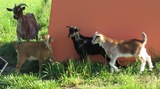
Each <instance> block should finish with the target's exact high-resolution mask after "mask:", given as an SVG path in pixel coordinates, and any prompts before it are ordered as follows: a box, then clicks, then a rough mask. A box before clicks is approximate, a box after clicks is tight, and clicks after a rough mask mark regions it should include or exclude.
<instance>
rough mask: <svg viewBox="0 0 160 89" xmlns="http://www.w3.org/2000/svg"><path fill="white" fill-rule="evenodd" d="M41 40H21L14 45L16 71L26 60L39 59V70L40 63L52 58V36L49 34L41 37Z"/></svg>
mask: <svg viewBox="0 0 160 89" xmlns="http://www.w3.org/2000/svg"><path fill="white" fill-rule="evenodd" d="M42 38H43V41H42V42H22V43H21V44H18V45H16V46H15V50H16V52H17V60H18V62H17V65H16V70H17V72H19V71H20V69H21V66H22V65H23V63H24V62H25V61H26V60H39V72H40V71H41V64H42V63H45V62H46V61H47V60H48V59H49V58H53V52H52V46H51V42H53V38H52V37H50V36H49V35H47V36H44V37H42Z"/></svg>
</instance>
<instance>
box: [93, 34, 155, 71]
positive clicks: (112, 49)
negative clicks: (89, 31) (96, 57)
mask: <svg viewBox="0 0 160 89" xmlns="http://www.w3.org/2000/svg"><path fill="white" fill-rule="evenodd" d="M142 38H143V39H142V40H138V39H131V40H126V41H124V40H114V39H112V38H109V37H106V36H105V35H103V34H100V33H98V32H96V33H95V34H94V37H93V39H92V43H93V44H99V45H100V46H102V47H103V49H104V50H105V52H106V54H107V55H108V56H109V57H110V58H111V61H110V62H109V65H110V66H111V68H112V71H113V69H114V70H115V71H116V72H118V71H119V69H118V68H117V67H116V66H115V62H116V60H117V58H119V57H133V56H134V57H135V58H138V59H139V60H140V61H141V68H140V73H142V72H143V71H144V68H145V65H146V62H148V65H149V70H150V71H152V68H153V65H152V61H151V57H150V56H149V55H148V53H147V51H146V48H145V45H146V43H147V35H146V34H145V33H144V32H143V33H142Z"/></svg>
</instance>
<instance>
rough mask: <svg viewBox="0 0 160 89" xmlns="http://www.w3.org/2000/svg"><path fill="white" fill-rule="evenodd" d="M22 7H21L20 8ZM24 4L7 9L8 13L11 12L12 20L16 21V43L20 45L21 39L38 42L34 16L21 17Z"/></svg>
mask: <svg viewBox="0 0 160 89" xmlns="http://www.w3.org/2000/svg"><path fill="white" fill-rule="evenodd" d="M22 6H23V7H22ZM25 6H27V5H26V4H24V3H21V4H19V5H18V6H16V4H15V6H14V8H7V10H8V11H13V13H14V15H13V18H14V19H16V20H17V22H18V24H17V30H16V32H17V41H18V43H21V38H22V39H25V40H26V41H29V40H30V39H36V41H37V40H38V24H37V21H36V19H35V16H34V14H32V13H27V14H26V15H23V10H25Z"/></svg>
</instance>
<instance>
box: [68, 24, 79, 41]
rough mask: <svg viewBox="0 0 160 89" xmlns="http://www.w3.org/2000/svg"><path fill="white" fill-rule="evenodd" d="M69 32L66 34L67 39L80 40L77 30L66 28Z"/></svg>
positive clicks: (71, 27) (73, 27) (70, 27)
mask: <svg viewBox="0 0 160 89" xmlns="http://www.w3.org/2000/svg"><path fill="white" fill-rule="evenodd" d="M66 27H67V28H68V30H69V33H68V37H69V38H75V39H76V40H78V39H80V38H79V30H80V29H78V28H77V27H75V26H66Z"/></svg>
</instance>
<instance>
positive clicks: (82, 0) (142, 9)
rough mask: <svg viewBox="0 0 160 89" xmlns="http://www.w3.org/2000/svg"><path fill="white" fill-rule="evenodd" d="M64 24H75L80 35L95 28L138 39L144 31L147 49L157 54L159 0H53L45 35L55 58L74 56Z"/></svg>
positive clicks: (120, 37) (92, 32)
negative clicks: (51, 40)
mask: <svg viewBox="0 0 160 89" xmlns="http://www.w3.org/2000/svg"><path fill="white" fill-rule="evenodd" d="M67 25H72V26H77V27H78V28H80V29H81V31H80V33H81V34H83V35H84V36H93V34H94V33H95V31H99V32H100V33H103V34H105V35H106V36H108V37H111V38H114V39H119V40H120V39H123V40H126V39H131V38H137V39H142V37H141V34H142V32H145V33H146V34H147V36H148V42H147V45H146V47H147V49H149V48H151V47H153V48H154V50H155V51H156V52H157V53H158V51H159V49H160V40H159V38H160V0H53V1H52V10H51V18H50V25H49V34H50V35H51V36H52V37H54V39H55V41H54V42H53V50H54V56H55V57H56V58H57V60H58V61H63V60H66V59H68V58H78V55H77V53H76V51H75V49H74V46H73V43H72V40H71V39H69V38H68V37H67V35H68V30H67V29H66V27H65V26H67ZM94 58H95V57H94ZM98 58H99V57H98ZM98 58H95V59H96V60H98Z"/></svg>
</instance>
